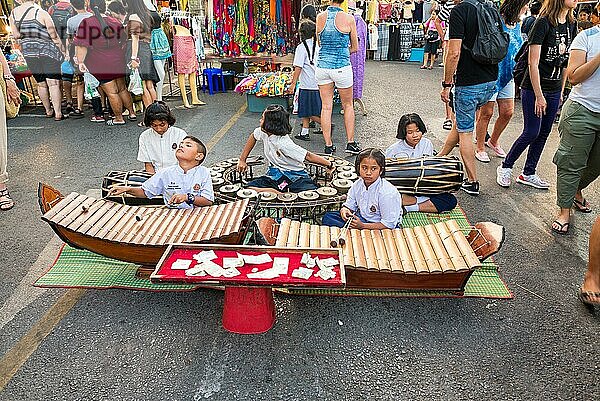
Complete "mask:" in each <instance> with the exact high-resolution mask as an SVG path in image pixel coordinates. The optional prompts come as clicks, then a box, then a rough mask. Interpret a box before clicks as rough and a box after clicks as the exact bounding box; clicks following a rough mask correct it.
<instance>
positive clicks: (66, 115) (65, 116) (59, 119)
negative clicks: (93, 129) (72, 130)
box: [54, 114, 69, 121]
mask: <svg viewBox="0 0 600 401" xmlns="http://www.w3.org/2000/svg"><path fill="white" fill-rule="evenodd" d="M67 118H69V115H68V114H63V115H62V116H60V118H56V117H55V118H54V121H62V120H66V119H67Z"/></svg>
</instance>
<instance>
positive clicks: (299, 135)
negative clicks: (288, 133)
mask: <svg viewBox="0 0 600 401" xmlns="http://www.w3.org/2000/svg"><path fill="white" fill-rule="evenodd" d="M294 138H296V139H300V140H301V141H310V135H309V134H304V135H303V134H297V135H294Z"/></svg>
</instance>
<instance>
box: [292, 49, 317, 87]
mask: <svg viewBox="0 0 600 401" xmlns="http://www.w3.org/2000/svg"><path fill="white" fill-rule="evenodd" d="M306 45H307V46H308V50H309V51H310V52H311V53H312V51H313V39H308V40H307V41H306ZM318 59H319V45H316V46H315V55H314V57H313V64H312V65H311V64H310V58H309V57H308V53H307V52H306V47H304V44H303V43H302V42H300V44H299V45H298V46H296V53H294V67H300V68H302V71H301V72H300V89H311V90H319V85H318V84H317V78H315V66H316V65H317V60H318Z"/></svg>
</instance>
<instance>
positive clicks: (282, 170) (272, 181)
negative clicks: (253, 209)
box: [237, 105, 333, 193]
mask: <svg viewBox="0 0 600 401" xmlns="http://www.w3.org/2000/svg"><path fill="white" fill-rule="evenodd" d="M291 132H292V126H291V125H290V115H289V113H288V112H287V111H286V110H285V109H284V108H283V107H282V106H280V105H271V106H269V107H267V108H266V109H265V111H264V112H263V115H262V118H261V119H260V127H259V128H256V129H255V130H254V132H252V133H251V134H250V136H249V137H248V141H246V145H245V146H244V149H243V150H242V154H241V155H240V161H239V162H238V165H237V169H238V171H239V172H244V171H246V169H247V168H248V165H247V163H246V159H247V158H248V155H249V154H250V152H251V151H252V149H253V148H254V146H255V145H256V142H257V141H263V150H264V154H265V158H266V159H267V160H268V162H269V170H268V171H267V174H266V175H264V176H262V177H258V178H256V179H254V180H252V181H250V182H249V183H248V184H247V185H248V187H249V188H252V189H255V190H257V191H259V192H260V191H267V192H275V193H282V192H302V191H308V190H313V189H317V188H318V187H317V184H316V183H315V182H314V181H313V180H312V179H311V178H310V176H309V175H308V173H307V172H306V165H305V164H304V162H305V161H308V162H311V163H315V164H319V165H321V166H325V167H327V168H328V169H329V170H330V171H333V162H330V161H329V160H327V159H325V158H324V157H321V156H319V155H315V154H314V153H311V152H309V151H307V150H306V149H304V148H302V147H301V146H299V145H296V144H295V143H294V141H292V138H290V135H289V134H290V133H291Z"/></svg>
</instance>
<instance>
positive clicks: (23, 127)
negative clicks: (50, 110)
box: [8, 125, 44, 130]
mask: <svg viewBox="0 0 600 401" xmlns="http://www.w3.org/2000/svg"><path fill="white" fill-rule="evenodd" d="M8 129H9V130H13V129H24V130H38V129H44V127H32V126H26V125H24V126H21V127H8Z"/></svg>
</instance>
